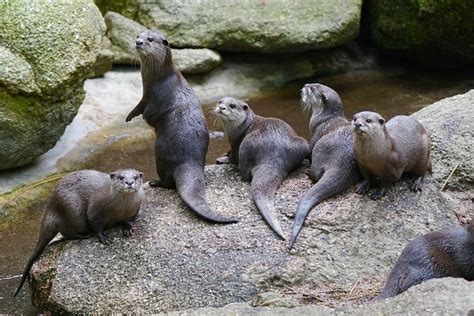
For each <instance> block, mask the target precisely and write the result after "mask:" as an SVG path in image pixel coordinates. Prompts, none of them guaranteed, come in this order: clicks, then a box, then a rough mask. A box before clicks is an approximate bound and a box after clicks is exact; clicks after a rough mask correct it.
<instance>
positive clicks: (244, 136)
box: [214, 97, 309, 239]
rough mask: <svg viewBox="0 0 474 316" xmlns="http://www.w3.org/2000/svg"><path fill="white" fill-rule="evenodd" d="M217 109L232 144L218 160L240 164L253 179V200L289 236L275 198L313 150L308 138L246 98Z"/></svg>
mask: <svg viewBox="0 0 474 316" xmlns="http://www.w3.org/2000/svg"><path fill="white" fill-rule="evenodd" d="M214 113H215V115H216V117H217V118H218V120H219V121H220V122H221V124H222V127H223V128H224V133H225V135H226V136H227V139H228V141H229V143H230V145H231V150H230V151H229V152H228V153H227V154H225V155H224V156H223V157H220V158H218V159H217V161H216V163H218V164H219V163H233V164H237V165H238V168H239V172H240V174H241V176H242V178H243V179H244V180H246V181H251V186H250V190H251V192H252V196H253V200H254V202H255V205H256V206H257V208H258V210H259V211H260V213H261V214H262V216H263V218H264V219H265V221H266V222H267V223H268V225H269V226H270V227H271V228H272V229H273V231H274V232H275V233H276V234H277V235H278V236H279V237H280V238H282V239H285V235H284V233H283V229H282V228H281V225H280V222H279V221H278V216H277V214H276V211H275V208H274V206H273V201H272V200H273V197H274V195H275V192H276V190H277V189H278V188H279V187H280V184H281V183H282V181H283V180H284V179H285V178H286V176H287V175H288V173H289V172H291V171H292V170H293V169H295V168H296V167H298V166H299V165H300V164H301V162H302V161H303V159H304V158H305V157H306V156H307V155H308V154H309V148H308V143H307V141H306V140H305V139H304V138H301V137H298V136H297V135H296V133H295V131H294V130H293V129H292V128H291V127H290V126H289V125H288V124H287V123H286V122H284V121H282V120H280V119H276V118H266V117H262V116H259V115H256V114H255V113H254V112H253V111H252V110H251V109H250V107H249V105H248V104H247V103H246V102H244V101H242V100H238V99H235V98H231V97H226V98H223V99H221V100H220V101H219V102H218V104H217V106H216V108H215V111H214Z"/></svg>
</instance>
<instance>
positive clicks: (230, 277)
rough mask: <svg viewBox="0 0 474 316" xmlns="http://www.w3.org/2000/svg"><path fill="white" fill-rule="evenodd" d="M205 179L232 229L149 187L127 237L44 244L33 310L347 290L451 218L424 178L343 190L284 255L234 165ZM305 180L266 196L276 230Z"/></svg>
mask: <svg viewBox="0 0 474 316" xmlns="http://www.w3.org/2000/svg"><path fill="white" fill-rule="evenodd" d="M206 181H207V185H208V187H207V195H208V201H209V203H210V204H211V205H212V207H213V208H214V209H216V210H217V211H218V212H221V213H223V214H226V215H232V216H236V217H239V218H240V222H239V223H238V224H232V225H212V224H208V223H206V222H204V221H202V220H201V219H198V218H197V217H196V216H194V215H193V214H192V213H191V212H190V211H189V210H188V209H187V208H185V207H184V205H183V203H182V202H181V200H180V199H179V197H178V196H177V194H176V192H174V191H170V190H165V189H151V188H149V189H147V191H146V193H147V201H146V202H145V204H144V205H143V207H142V212H141V214H140V216H139V218H138V220H137V222H136V224H135V228H136V229H135V234H134V235H133V236H132V237H131V238H128V239H127V238H125V237H123V236H122V235H121V232H120V231H119V230H114V231H113V232H111V236H113V237H114V243H113V245H112V246H109V247H106V246H104V245H102V244H100V243H98V241H97V240H96V239H95V238H90V239H87V240H81V241H67V242H64V241H63V242H59V243H57V244H56V245H52V246H50V247H49V249H48V250H47V251H46V255H44V256H42V258H41V259H40V260H39V261H38V262H37V264H35V266H34V268H33V270H32V282H31V285H30V290H31V291H32V293H33V295H32V297H33V302H34V303H35V305H37V306H39V308H40V309H44V310H49V311H53V312H60V311H67V312H71V313H79V312H111V311H121V312H126V311H130V312H132V311H133V312H165V311H173V310H183V309H189V308H197V307H218V306H224V305H226V304H229V303H233V302H246V301H250V300H252V299H253V298H254V297H255V295H257V294H258V293H259V292H264V291H266V290H267V289H268V288H269V287H270V286H272V287H274V288H277V289H278V288H279V287H282V286H284V285H287V286H291V287H294V288H298V287H304V286H308V285H312V286H317V284H318V283H324V284H327V285H333V286H338V287H342V288H350V287H352V286H353V285H354V283H355V282H357V280H358V279H359V278H361V277H373V278H375V279H376V278H379V277H381V276H382V278H383V277H384V276H385V275H386V274H387V273H388V271H389V269H390V268H391V266H392V264H393V262H394V261H395V260H396V258H397V257H398V254H399V252H400V251H401V249H402V248H403V246H404V245H405V243H406V242H407V241H408V240H410V239H412V238H413V237H414V236H415V235H417V234H423V233H426V232H427V231H430V230H436V229H441V228H446V227H451V226H453V225H454V223H455V217H454V215H453V210H452V207H451V205H450V204H449V203H448V202H447V201H446V200H444V199H443V198H442V197H441V196H440V194H439V193H438V188H437V187H436V186H435V184H434V183H433V182H432V181H430V180H429V181H428V182H427V183H426V185H425V188H424V191H423V192H422V193H421V194H415V193H413V192H410V191H409V190H408V188H407V184H406V183H399V184H397V185H395V186H394V187H393V188H392V189H391V190H390V191H389V193H388V194H387V196H386V197H385V198H384V199H382V200H381V201H378V202H374V201H371V200H369V199H367V198H361V197H359V196H356V195H355V194H354V193H352V192H346V193H345V194H342V195H340V196H338V197H336V198H334V199H330V200H328V201H326V202H323V203H322V204H321V205H320V206H318V207H317V208H316V209H314V210H313V211H312V213H311V214H310V216H309V217H308V219H307V221H306V225H305V227H304V229H303V232H302V234H301V236H300V238H299V240H298V242H297V244H296V249H295V250H294V251H292V252H288V251H287V248H286V247H287V244H286V242H284V241H281V240H279V239H278V238H277V237H276V236H275V235H274V234H273V233H272V231H271V230H270V229H269V228H268V227H267V226H266V225H265V223H264V221H263V220H262V218H261V216H260V215H259V214H258V212H257V210H256V209H255V207H254V206H253V203H252V202H251V200H250V194H249V186H248V184H247V183H244V182H242V181H241V179H240V177H239V175H238V174H237V172H236V170H235V168H233V167H229V166H216V165H212V166H208V167H207V168H206ZM310 185H311V183H310V181H309V180H308V179H307V177H306V175H305V168H304V167H303V168H301V169H299V170H298V171H297V172H295V173H293V174H292V175H291V176H290V178H289V179H288V180H287V181H285V182H284V184H283V186H282V187H281V188H280V190H279V191H278V193H277V196H276V198H275V204H276V207H277V210H279V211H280V212H281V215H280V220H281V221H282V224H283V227H284V229H285V231H286V232H289V229H290V225H291V223H292V220H291V218H290V217H291V216H292V214H293V212H294V210H295V208H296V205H297V203H298V199H299V197H300V196H301V194H302V193H303V192H304V191H305V190H307V189H308V188H309V186H310ZM374 282H375V281H374ZM376 282H380V280H379V281H376ZM71 284H74V287H71Z"/></svg>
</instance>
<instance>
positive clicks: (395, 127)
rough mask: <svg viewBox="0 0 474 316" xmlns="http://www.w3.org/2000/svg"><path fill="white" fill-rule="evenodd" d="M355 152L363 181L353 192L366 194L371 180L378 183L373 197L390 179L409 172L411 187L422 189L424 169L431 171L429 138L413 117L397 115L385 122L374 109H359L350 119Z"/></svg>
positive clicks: (376, 197) (398, 178)
mask: <svg viewBox="0 0 474 316" xmlns="http://www.w3.org/2000/svg"><path fill="white" fill-rule="evenodd" d="M352 126H353V129H354V154H355V157H356V160H357V162H358V164H359V168H360V171H361V173H362V176H363V177H364V181H363V182H361V183H360V184H358V185H357V188H356V193H358V194H365V193H367V192H368V190H369V189H370V186H372V184H373V183H377V182H378V183H380V184H381V186H380V187H379V188H378V189H377V190H376V191H375V192H374V193H373V194H371V196H370V197H371V198H372V199H378V198H380V197H382V196H383V194H384V193H385V190H386V188H387V187H388V185H389V184H390V183H392V182H395V181H398V180H400V179H401V177H402V175H403V174H410V175H411V178H410V186H409V187H410V189H411V190H412V191H415V192H416V191H421V182H422V181H423V177H424V175H425V174H426V172H427V171H429V172H430V173H431V161H430V139H429V136H428V133H427V132H426V131H425V129H424V128H423V126H422V125H421V124H420V123H419V122H418V121H417V120H416V119H414V118H413V117H411V116H405V115H397V116H395V117H393V118H392V119H390V120H389V121H388V122H387V123H385V119H384V118H383V117H382V116H381V115H380V114H378V113H375V112H369V111H365V112H360V113H357V114H355V115H354V117H353V120H352Z"/></svg>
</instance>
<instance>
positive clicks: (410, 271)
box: [375, 222, 474, 300]
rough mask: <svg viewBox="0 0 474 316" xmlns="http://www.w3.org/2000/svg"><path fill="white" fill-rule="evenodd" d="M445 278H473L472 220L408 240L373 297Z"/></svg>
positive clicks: (393, 294) (380, 296)
mask: <svg viewBox="0 0 474 316" xmlns="http://www.w3.org/2000/svg"><path fill="white" fill-rule="evenodd" d="M444 277H453V278H464V279H466V280H468V281H474V222H472V223H471V224H470V225H469V226H465V227H457V228H453V229H448V230H442V231H437V232H431V233H428V234H426V235H423V236H420V237H417V238H416V239H414V240H413V241H411V242H410V243H408V245H407V246H406V247H405V248H404V249H403V251H402V253H401V254H400V257H399V258H398V260H397V262H396V263H395V266H394V267H393V269H392V271H391V272H390V274H389V276H388V279H387V282H386V283H385V287H384V289H383V290H382V293H381V294H380V295H379V296H377V297H376V298H375V300H380V299H385V298H388V297H392V296H395V295H398V294H400V293H402V292H404V291H406V290H407V289H408V288H410V287H412V286H413V285H416V284H419V283H421V282H424V281H426V280H429V279H434V278H444Z"/></svg>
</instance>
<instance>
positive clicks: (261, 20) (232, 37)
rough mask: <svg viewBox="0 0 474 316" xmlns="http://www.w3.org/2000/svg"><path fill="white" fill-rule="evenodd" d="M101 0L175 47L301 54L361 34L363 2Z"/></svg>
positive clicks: (106, 7)
mask: <svg viewBox="0 0 474 316" xmlns="http://www.w3.org/2000/svg"><path fill="white" fill-rule="evenodd" d="M115 2H116V1H101V0H99V1H98V2H97V3H98V6H99V7H100V8H101V10H102V12H103V13H104V14H105V13H106V12H107V11H116V12H119V13H122V14H123V15H125V16H127V17H128V18H131V19H134V20H135V21H137V22H140V23H141V24H143V25H145V26H146V27H148V28H153V29H158V30H162V31H163V32H164V33H166V34H167V35H168V36H169V37H170V38H171V39H172V43H173V44H174V45H176V46H177V47H186V48H187V47H198V48H201V47H206V48H215V49H226V50H243V51H258V52H271V53H282V52H298V51H306V50H314V49H322V48H329V47H335V46H338V45H342V44H344V43H346V42H348V41H349V40H351V39H354V38H355V37H356V36H357V34H358V32H359V20H360V12H361V3H362V1H361V0H309V1H294V2H288V1H246V2H245V4H243V3H242V1H236V0H232V1H226V0H218V1H169V0H159V1H136V0H132V1H127V3H126V4H125V3H121V4H117V3H115Z"/></svg>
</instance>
